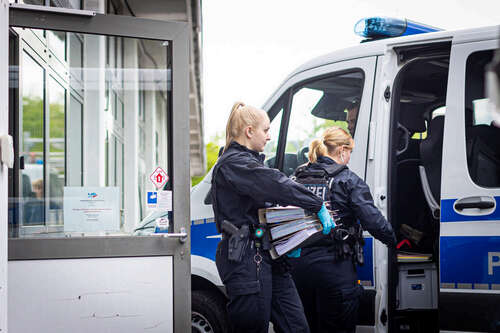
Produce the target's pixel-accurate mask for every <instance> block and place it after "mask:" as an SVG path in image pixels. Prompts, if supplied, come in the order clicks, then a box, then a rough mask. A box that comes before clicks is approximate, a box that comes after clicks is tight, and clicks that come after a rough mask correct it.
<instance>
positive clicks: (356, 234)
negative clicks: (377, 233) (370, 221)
mask: <svg viewBox="0 0 500 333" xmlns="http://www.w3.org/2000/svg"><path fill="white" fill-rule="evenodd" d="M331 238H332V240H333V244H332V245H331V250H332V251H333V252H334V253H335V255H336V256H337V258H339V259H347V258H349V257H351V259H352V261H353V263H354V264H358V265H360V266H362V265H363V264H364V263H365V258H364V253H363V246H364V245H365V240H364V239H363V228H362V227H361V225H359V224H355V225H351V226H347V225H342V224H339V225H338V226H337V227H335V229H334V231H333V232H332V233H331Z"/></svg>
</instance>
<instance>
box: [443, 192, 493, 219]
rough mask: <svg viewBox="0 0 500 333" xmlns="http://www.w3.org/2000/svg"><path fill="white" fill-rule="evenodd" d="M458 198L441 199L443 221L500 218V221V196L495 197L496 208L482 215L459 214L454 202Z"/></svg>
mask: <svg viewBox="0 0 500 333" xmlns="http://www.w3.org/2000/svg"><path fill="white" fill-rule="evenodd" d="M457 200H458V199H446V200H441V222H466V221H491V220H498V221H500V208H499V207H500V197H499V196H497V197H495V201H496V208H495V210H494V211H493V212H492V213H491V214H488V215H482V216H467V215H462V214H458V213H457V212H455V210H454V209H453V204H454V203H455V201H457Z"/></svg>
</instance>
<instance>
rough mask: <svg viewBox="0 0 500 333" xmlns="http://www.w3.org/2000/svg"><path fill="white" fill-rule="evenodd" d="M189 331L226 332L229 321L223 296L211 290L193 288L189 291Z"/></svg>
mask: <svg viewBox="0 0 500 333" xmlns="http://www.w3.org/2000/svg"><path fill="white" fill-rule="evenodd" d="M191 332H192V333H227V332H229V322H228V320H227V313H226V301H225V299H224V297H222V296H221V295H219V294H217V293H216V292H213V291H208V290H193V291H192V293H191Z"/></svg>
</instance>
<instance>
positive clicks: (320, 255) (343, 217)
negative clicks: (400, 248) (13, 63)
mask: <svg viewBox="0 0 500 333" xmlns="http://www.w3.org/2000/svg"><path fill="white" fill-rule="evenodd" d="M353 149H354V140H353V139H352V137H351V135H350V134H349V133H348V132H347V131H345V130H344V129H342V128H340V127H331V128H328V129H327V130H325V132H324V134H323V136H322V137H321V138H320V139H316V140H314V141H313V142H312V143H311V144H310V146H309V161H310V163H308V164H307V165H304V166H301V167H299V168H298V169H297V170H296V172H295V174H294V177H295V179H296V181H297V182H299V183H302V184H305V185H306V186H307V187H309V188H310V189H311V190H312V191H314V192H315V193H321V194H323V197H322V199H323V200H325V201H327V202H328V203H329V204H330V206H331V209H332V210H335V211H336V212H337V214H338V217H339V220H338V221H337V224H338V225H337V226H336V228H335V229H334V231H333V232H332V233H331V234H329V235H327V236H324V237H323V238H322V239H319V240H318V241H316V242H315V243H313V244H310V245H308V246H307V247H304V248H303V249H302V252H301V253H302V254H301V256H300V258H298V259H297V260H296V263H295V265H294V269H293V271H292V275H293V278H294V280H295V284H296V286H297V290H298V292H299V295H300V298H301V300H302V304H303V306H304V311H305V314H306V317H307V320H308V323H309V327H310V329H311V332H329V333H334V332H337V333H340V332H342V333H347V332H355V330H356V321H357V315H358V307H359V299H360V297H361V294H362V291H363V289H362V287H361V286H360V285H359V284H358V282H357V281H358V279H357V274H356V264H363V252H362V248H363V236H362V232H363V229H364V230H367V231H368V232H370V234H371V235H372V236H374V237H375V238H376V239H378V240H380V241H381V242H383V243H384V244H386V245H388V246H394V245H395V242H396V238H395V235H394V232H393V230H392V227H391V225H390V224H389V223H388V222H387V220H386V219H385V218H384V217H383V216H382V214H381V213H380V211H379V210H378V209H377V208H376V207H375V205H374V203H373V198H372V196H371V194H370V189H369V188H368V185H366V183H365V182H364V181H363V180H362V179H361V178H359V177H358V176H357V175H356V174H355V173H354V172H352V171H351V170H349V169H348V168H347V166H346V164H347V163H349V160H350V158H351V152H352V150H353ZM321 186H326V187H327V188H326V189H324V190H323V189H320V187H321Z"/></svg>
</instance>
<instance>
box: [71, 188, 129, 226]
mask: <svg viewBox="0 0 500 333" xmlns="http://www.w3.org/2000/svg"><path fill="white" fill-rule="evenodd" d="M119 230H120V189H119V188H118V187H64V231H65V232H99V231H119Z"/></svg>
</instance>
